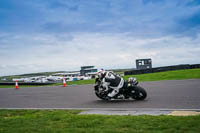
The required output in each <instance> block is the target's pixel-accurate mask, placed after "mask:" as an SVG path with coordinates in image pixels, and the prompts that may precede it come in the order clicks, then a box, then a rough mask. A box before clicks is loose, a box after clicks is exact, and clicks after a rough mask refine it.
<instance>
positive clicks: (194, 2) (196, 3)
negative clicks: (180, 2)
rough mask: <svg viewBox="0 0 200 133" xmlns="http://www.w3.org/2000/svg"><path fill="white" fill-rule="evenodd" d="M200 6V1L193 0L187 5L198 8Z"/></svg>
mask: <svg viewBox="0 0 200 133" xmlns="http://www.w3.org/2000/svg"><path fill="white" fill-rule="evenodd" d="M198 5H200V0H192V1H190V2H188V3H187V6H198Z"/></svg>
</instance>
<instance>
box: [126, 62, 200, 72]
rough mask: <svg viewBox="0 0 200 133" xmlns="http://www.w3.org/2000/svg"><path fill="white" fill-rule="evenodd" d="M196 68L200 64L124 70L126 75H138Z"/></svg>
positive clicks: (199, 66)
mask: <svg viewBox="0 0 200 133" xmlns="http://www.w3.org/2000/svg"><path fill="white" fill-rule="evenodd" d="M195 68H200V64H192V65H190V64H184V65H174V66H165V67H156V68H149V69H140V70H132V71H126V72H124V75H137V74H145V73H155V72H164V71H172V70H183V69H195Z"/></svg>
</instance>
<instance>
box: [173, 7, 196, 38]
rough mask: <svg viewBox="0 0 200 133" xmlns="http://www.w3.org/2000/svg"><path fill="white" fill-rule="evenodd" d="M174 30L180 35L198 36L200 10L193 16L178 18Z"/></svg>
mask: <svg viewBox="0 0 200 133" xmlns="http://www.w3.org/2000/svg"><path fill="white" fill-rule="evenodd" d="M173 28H174V29H173V32H174V33H176V34H180V35H187V36H194V37H195V36H196V35H198V34H199V32H200V10H198V11H197V12H195V13H194V14H192V15H191V16H187V17H185V16H184V17H182V18H179V19H177V20H176V24H175V26H174V27H173Z"/></svg>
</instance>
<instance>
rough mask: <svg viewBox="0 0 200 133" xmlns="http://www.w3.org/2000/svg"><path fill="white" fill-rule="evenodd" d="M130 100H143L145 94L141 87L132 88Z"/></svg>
mask: <svg viewBox="0 0 200 133" xmlns="http://www.w3.org/2000/svg"><path fill="white" fill-rule="evenodd" d="M131 93H132V98H133V99H135V100H144V99H145V98H146V97H147V92H146V91H145V89H144V88H142V87H141V86H134V87H133V88H132V89H131Z"/></svg>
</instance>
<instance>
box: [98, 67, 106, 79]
mask: <svg viewBox="0 0 200 133" xmlns="http://www.w3.org/2000/svg"><path fill="white" fill-rule="evenodd" d="M105 73H106V71H105V70H103V69H100V70H99V71H98V74H97V75H98V77H99V78H103V77H104V75H105Z"/></svg>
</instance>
